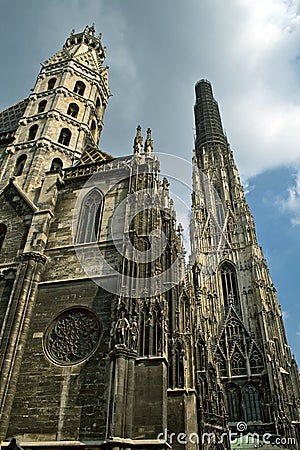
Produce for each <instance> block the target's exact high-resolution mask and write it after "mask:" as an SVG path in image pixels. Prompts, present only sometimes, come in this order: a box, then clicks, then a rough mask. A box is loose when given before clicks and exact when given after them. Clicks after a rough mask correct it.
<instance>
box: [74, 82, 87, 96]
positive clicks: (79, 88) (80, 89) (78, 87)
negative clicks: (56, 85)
mask: <svg viewBox="0 0 300 450" xmlns="http://www.w3.org/2000/svg"><path fill="white" fill-rule="evenodd" d="M84 91H85V84H84V83H83V82H82V81H76V83H75V86H74V92H75V93H76V94H78V95H83V94H84Z"/></svg>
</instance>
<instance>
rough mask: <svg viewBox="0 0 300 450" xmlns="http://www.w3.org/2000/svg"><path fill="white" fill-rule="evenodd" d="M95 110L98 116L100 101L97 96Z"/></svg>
mask: <svg viewBox="0 0 300 450" xmlns="http://www.w3.org/2000/svg"><path fill="white" fill-rule="evenodd" d="M96 111H97V114H98V116H100V113H101V102H100V99H99V97H97V100H96Z"/></svg>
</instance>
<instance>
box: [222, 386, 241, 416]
mask: <svg viewBox="0 0 300 450" xmlns="http://www.w3.org/2000/svg"><path fill="white" fill-rule="evenodd" d="M225 391H226V398H227V412H228V417H229V422H239V421H240V420H242V411H241V406H240V405H241V393H240V389H239V387H238V386H236V385H235V384H233V383H230V384H228V385H227V386H226V388H225Z"/></svg>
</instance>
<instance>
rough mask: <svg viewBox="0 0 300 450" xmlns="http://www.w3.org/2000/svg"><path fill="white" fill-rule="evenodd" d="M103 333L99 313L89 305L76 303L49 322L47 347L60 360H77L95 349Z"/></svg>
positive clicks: (80, 359)
mask: <svg viewBox="0 0 300 450" xmlns="http://www.w3.org/2000/svg"><path fill="white" fill-rule="evenodd" d="M100 334H101V325H100V321H99V319H98V317H97V316H96V315H95V314H94V313H93V312H92V311H91V310H90V309H88V308H83V307H74V308H70V309H67V310H65V311H63V312H62V313H60V314H59V315H58V316H57V317H56V318H55V319H54V320H53V321H52V322H51V323H50V324H49V326H48V328H47V330H46V333H45V336H44V348H45V351H46V354H47V355H48V357H49V358H50V359H51V360H52V361H54V362H56V363H57V364H62V365H71V364H77V363H79V362H81V361H83V360H84V359H86V358H88V357H89V356H91V355H92V354H93V353H94V352H95V350H96V348H97V346H98V343H99V339H100Z"/></svg>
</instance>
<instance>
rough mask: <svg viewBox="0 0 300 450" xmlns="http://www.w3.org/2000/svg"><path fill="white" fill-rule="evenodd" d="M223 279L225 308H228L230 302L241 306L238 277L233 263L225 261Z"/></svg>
mask: <svg viewBox="0 0 300 450" xmlns="http://www.w3.org/2000/svg"><path fill="white" fill-rule="evenodd" d="M221 280H222V291H223V299H224V306H225V308H226V309H228V307H229V306H230V304H234V305H236V306H239V295H238V290H237V277H236V271H235V268H234V266H233V265H232V264H230V263H224V264H223V265H222V266H221Z"/></svg>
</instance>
